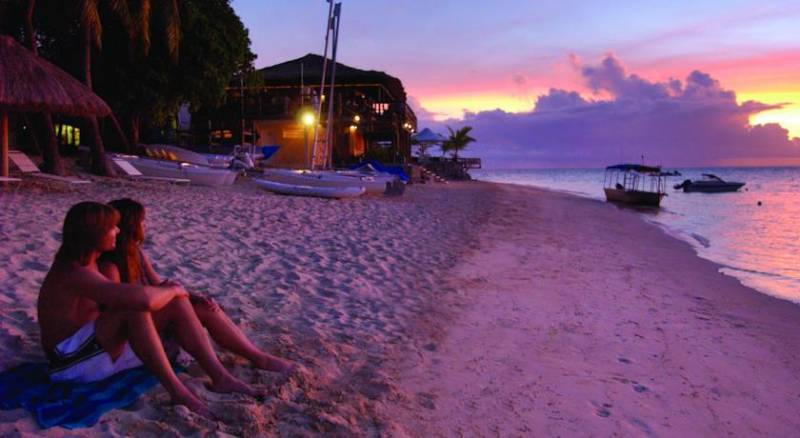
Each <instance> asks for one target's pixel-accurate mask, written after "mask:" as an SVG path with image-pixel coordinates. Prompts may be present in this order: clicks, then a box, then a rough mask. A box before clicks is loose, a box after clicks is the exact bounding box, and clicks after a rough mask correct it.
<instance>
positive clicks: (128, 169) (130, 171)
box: [111, 157, 192, 184]
mask: <svg viewBox="0 0 800 438" xmlns="http://www.w3.org/2000/svg"><path fill="white" fill-rule="evenodd" d="M111 161H113V162H114V164H116V166H117V167H118V168H119V169H121V170H122V171H123V172H125V174H126V175H127V176H128V178H130V179H138V180H142V181H145V180H147V181H164V182H170V183H174V184H189V183H191V182H192V181H191V180H189V179H186V178H167V177H162V176H145V175H143V174H142V172H139V169H137V168H135V167H133V165H132V164H131V163H129V162H127V161H125V160H124V159H122V158H118V157H112V158H111Z"/></svg>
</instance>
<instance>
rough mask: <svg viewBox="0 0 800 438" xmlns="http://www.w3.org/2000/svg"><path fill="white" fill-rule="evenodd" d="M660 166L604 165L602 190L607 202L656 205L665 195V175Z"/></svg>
mask: <svg viewBox="0 0 800 438" xmlns="http://www.w3.org/2000/svg"><path fill="white" fill-rule="evenodd" d="M672 175H675V173H670V172H662V171H661V167H660V166H645V165H640V164H617V165H615V166H608V167H606V172H605V176H604V181H603V191H604V192H605V195H606V200H607V201H608V202H619V203H623V204H632V205H642V206H648V207H658V206H660V205H661V199H662V198H664V196H666V191H665V189H666V182H667V177H668V176H672Z"/></svg>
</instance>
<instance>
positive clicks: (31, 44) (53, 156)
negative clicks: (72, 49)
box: [23, 0, 64, 175]
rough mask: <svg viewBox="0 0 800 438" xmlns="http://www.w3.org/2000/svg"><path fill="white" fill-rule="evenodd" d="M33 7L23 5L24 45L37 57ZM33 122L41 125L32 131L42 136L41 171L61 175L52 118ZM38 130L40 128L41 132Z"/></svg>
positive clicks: (31, 0) (30, 2)
mask: <svg viewBox="0 0 800 438" xmlns="http://www.w3.org/2000/svg"><path fill="white" fill-rule="evenodd" d="M23 1H25V0H23ZM35 6H36V0H27V1H25V3H24V10H25V18H24V26H25V44H26V45H27V46H28V49H30V50H31V51H32V52H33V53H34V54H35V55H38V54H39V51H38V49H37V47H36V30H35V29H34V27H33V10H34V7H35ZM33 120H36V121H37V122H40V123H41V126H40V127H37V128H36V129H34V131H39V132H42V133H43V134H44V137H43V138H41V140H42V142H43V145H42V147H41V150H42V159H43V160H44V163H43V166H42V167H43V170H44V171H45V172H47V173H52V174H55V175H63V174H64V163H63V162H62V161H61V156H60V155H59V154H58V140H57V139H56V134H55V130H54V129H53V116H52V115H51V114H50V113H48V112H45V113H42V115H41V116H40V117H36V116H34V118H33ZM39 128H41V130H40V129H39ZM33 139H34V142H36V135H35V134H34V135H33Z"/></svg>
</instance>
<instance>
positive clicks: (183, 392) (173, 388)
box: [95, 311, 214, 419]
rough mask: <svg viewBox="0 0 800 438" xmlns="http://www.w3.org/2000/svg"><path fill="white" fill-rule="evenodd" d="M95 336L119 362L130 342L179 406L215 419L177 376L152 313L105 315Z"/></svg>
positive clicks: (110, 313)
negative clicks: (124, 348)
mask: <svg viewBox="0 0 800 438" xmlns="http://www.w3.org/2000/svg"><path fill="white" fill-rule="evenodd" d="M95 335H96V336H97V341H98V342H99V343H100V345H101V346H102V347H103V349H105V350H106V351H107V352H109V354H111V357H112V358H115V359H116V358H117V357H119V354H120V353H121V351H122V347H123V346H124V344H125V342H129V343H130V345H131V348H132V349H133V351H134V353H136V356H137V357H138V358H139V359H140V360H141V361H142V363H143V364H144V365H145V367H147V369H148V370H150V372H152V373H153V374H155V375H156V378H158V380H159V382H161V384H162V385H164V388H165V389H166V390H167V392H169V394H170V396H171V397H172V401H173V402H174V403H175V404H180V405H185V406H186V407H188V408H189V409H191V410H192V411H194V412H196V413H198V414H200V415H203V416H204V417H207V418H212V419H213V418H214V415H213V414H212V413H211V411H210V410H209V409H208V407H207V406H206V405H205V403H203V402H202V401H200V399H198V398H197V396H195V395H194V394H193V393H192V392H191V391H190V390H189V388H187V387H186V386H185V385H184V384H183V382H181V381H180V379H179V378H178V376H176V375H175V372H174V371H173V370H172V365H170V363H169V359H167V355H166V353H164V346H163V345H162V344H161V338H160V337H159V336H158V332H157V331H156V327H155V325H154V324H153V318H152V316H151V314H150V313H149V312H134V311H106V312H103V314H102V315H100V317H99V318H98V319H97V321H96V323H95Z"/></svg>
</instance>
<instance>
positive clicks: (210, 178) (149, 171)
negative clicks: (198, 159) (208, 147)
mask: <svg viewBox="0 0 800 438" xmlns="http://www.w3.org/2000/svg"><path fill="white" fill-rule="evenodd" d="M128 162H130V163H131V164H132V165H133V167H135V168H136V169H138V170H139V172H142V174H143V175H146V176H155V177H160V178H183V179H188V180H190V181H191V182H192V184H195V185H200V186H208V187H220V186H226V185H231V184H233V182H234V181H235V180H236V172H231V171H230V170H225V169H214V168H210V167H202V166H195V165H193V164H187V163H178V162H174V161H164V160H151V159H149V158H141V157H137V158H133V159H130V160H128Z"/></svg>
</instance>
